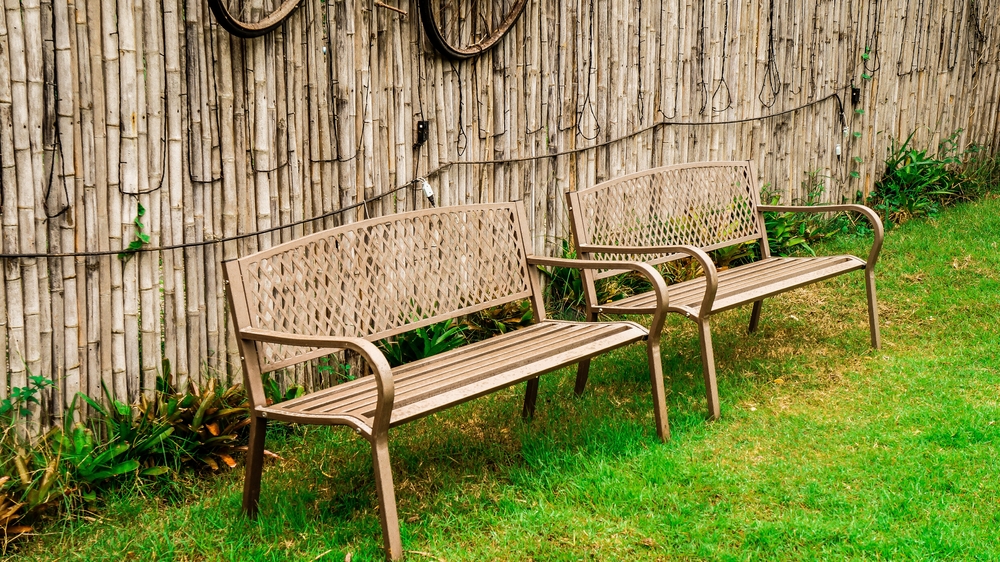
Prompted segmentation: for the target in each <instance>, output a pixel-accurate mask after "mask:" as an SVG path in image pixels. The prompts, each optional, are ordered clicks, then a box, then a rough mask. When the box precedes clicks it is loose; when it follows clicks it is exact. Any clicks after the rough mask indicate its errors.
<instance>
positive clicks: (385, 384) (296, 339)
mask: <svg viewBox="0 0 1000 562" xmlns="http://www.w3.org/2000/svg"><path fill="white" fill-rule="evenodd" d="M239 337H241V338H244V339H248V340H254V341H260V342H267V343H277V344H283V345H293V346H298V347H320V348H327V349H350V350H351V351H354V352H356V353H358V354H359V355H361V356H362V357H364V359H365V361H367V362H368V364H369V365H371V367H372V370H373V371H374V373H375V374H374V376H375V386H376V390H377V392H378V401H377V403H376V405H375V419H374V420H373V427H372V430H373V432H374V433H375V434H376V435H377V434H379V433H380V432H385V431H388V430H389V421H390V419H391V417H392V404H393V400H394V399H395V393H396V389H395V386H394V384H393V381H392V368H391V367H390V366H389V362H388V361H387V360H386V358H385V355H384V354H383V353H382V351H381V350H380V349H379V348H378V347H377V346H376V345H375V344H373V343H372V342H370V341H368V340H366V339H364V338H352V337H340V336H308V335H302V334H288V333H285V332H276V331H274V330H261V329H257V328H244V329H242V330H239Z"/></svg>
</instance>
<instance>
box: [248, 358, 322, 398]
mask: <svg viewBox="0 0 1000 562" xmlns="http://www.w3.org/2000/svg"><path fill="white" fill-rule="evenodd" d="M319 368H320V367H319V366H317V369H319ZM261 383H262V384H263V386H264V396H265V397H266V399H267V405H268V406H270V405H271V404H277V403H279V402H284V401H286V400H293V399H295V398H298V397H300V396H304V395H305V393H306V388H305V387H304V386H302V385H301V384H292V385H288V387H287V388H286V389H285V390H284V391H282V390H281V384H280V383H279V382H278V380H277V379H275V378H274V377H273V376H272V375H271V373H264V375H263V376H262V377H261Z"/></svg>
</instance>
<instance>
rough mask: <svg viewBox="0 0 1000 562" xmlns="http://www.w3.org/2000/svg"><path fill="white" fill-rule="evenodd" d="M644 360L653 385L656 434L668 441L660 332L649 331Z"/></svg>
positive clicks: (662, 439) (668, 430) (661, 439)
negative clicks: (647, 364)
mask: <svg viewBox="0 0 1000 562" xmlns="http://www.w3.org/2000/svg"><path fill="white" fill-rule="evenodd" d="M646 360H647V362H648V363H649V380H650V382H651V383H652V385H653V418H654V420H655V421H656V435H657V436H658V437H659V438H660V441H663V442H664V443H666V442H667V441H670V422H669V420H668V418H667V391H666V388H665V385H664V384H663V360H662V358H661V356H660V332H659V331H657V332H652V331H650V332H649V339H648V340H646Z"/></svg>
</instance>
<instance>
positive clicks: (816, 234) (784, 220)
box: [761, 171, 845, 256]
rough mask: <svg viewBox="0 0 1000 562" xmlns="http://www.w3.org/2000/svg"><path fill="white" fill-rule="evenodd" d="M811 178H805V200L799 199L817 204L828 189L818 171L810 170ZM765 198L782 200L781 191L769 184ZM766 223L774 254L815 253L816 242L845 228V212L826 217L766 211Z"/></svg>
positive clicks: (769, 201) (769, 202) (772, 202)
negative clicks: (814, 245) (813, 246)
mask: <svg viewBox="0 0 1000 562" xmlns="http://www.w3.org/2000/svg"><path fill="white" fill-rule="evenodd" d="M806 176H807V179H806V180H804V181H803V182H802V189H803V191H805V193H806V197H805V199H804V200H799V201H795V203H796V204H798V205H806V206H813V205H819V204H820V198H821V196H822V195H823V193H824V191H826V186H825V185H824V184H823V182H822V181H821V179H822V176H820V175H819V172H818V171H812V172H808V173H807V174H806ZM761 199H762V200H764V201H767V204H768V205H779V204H781V194H780V193H779V192H777V191H773V190H770V189H768V188H767V186H765V189H764V190H763V191H762V192H761ZM764 226H765V228H766V229H767V240H768V246H769V247H770V250H771V254H772V255H776V256H789V255H793V254H795V253H797V252H802V251H804V252H807V253H809V254H810V255H815V252H814V251H813V249H812V246H811V245H812V244H814V243H816V242H817V241H819V240H823V239H825V238H828V237H830V236H832V235H833V234H835V233H837V232H841V231H842V230H843V229H844V227H845V221H844V219H843V217H842V216H833V217H826V216H824V215H823V214H821V213H793V212H778V213H764Z"/></svg>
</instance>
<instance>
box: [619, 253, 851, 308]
mask: <svg viewBox="0 0 1000 562" xmlns="http://www.w3.org/2000/svg"><path fill="white" fill-rule="evenodd" d="M864 267H865V262H864V261H862V260H860V259H858V258H856V257H854V256H825V257H818V258H811V257H810V258H769V259H766V260H761V261H759V262H755V263H752V264H747V265H742V266H739V267H736V268H733V269H727V270H724V271H720V272H719V287H718V290H717V292H716V295H715V303H714V306H713V307H712V312H713V313H715V312H721V311H723V310H728V309H730V308H734V307H737V306H740V305H743V304H747V303H749V302H753V301H755V300H758V299H761V298H765V297H770V296H774V295H777V294H779V293H783V292H785V291H788V290H791V289H794V288H797V287H801V286H804V285H808V284H810V283H814V282H816V281H820V280H822V279H827V278H830V277H834V276H836V275H840V274H841V273H846V272H848V271H853V270H858V269H864ZM667 290H668V292H669V296H670V306H669V310H674V311H681V312H690V313H691V314H692V315H698V314H699V313H700V309H701V303H702V299H703V298H704V297H705V278H704V277H699V278H697V279H692V280H690V281H685V282H683V283H678V284H676V285H670V286H669V287H668V288H667ZM655 307H656V300H655V296H654V295H653V294H652V293H641V294H638V295H633V296H631V297H628V298H625V299H622V300H620V301H615V302H613V303H609V304H607V305H604V306H602V309H603V310H604V311H605V312H609V313H614V314H620V313H626V314H627V313H639V312H645V313H649V312H650V311H651V310H652V309H654V308H655Z"/></svg>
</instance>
